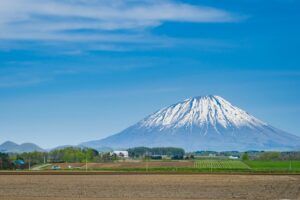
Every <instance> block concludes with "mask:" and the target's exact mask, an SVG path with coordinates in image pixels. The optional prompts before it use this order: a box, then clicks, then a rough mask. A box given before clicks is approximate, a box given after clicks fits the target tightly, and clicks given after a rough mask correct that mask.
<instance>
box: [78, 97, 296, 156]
mask: <svg viewBox="0 0 300 200" xmlns="http://www.w3.org/2000/svg"><path fill="white" fill-rule="evenodd" d="M81 145H83V146H88V147H92V148H100V147H106V146H108V147H112V148H115V149H122V148H129V147H137V146H146V147H167V146H173V147H181V148H184V149H185V150H188V151H197V150H211V151H231V150H238V151H244V150H250V149H254V150H299V149H300V137H298V136H295V135H292V134H289V133H286V132H284V131H282V130H279V129H277V128H274V127H273V126H271V125H269V124H267V123H265V122H263V121H261V120H259V119H257V118H255V117H253V116H252V115H250V114H248V113H247V112H245V111H243V110H242V109H240V108H238V107H235V106H233V105H232V104H231V103H229V102H228V101H226V100H225V99H223V98H221V97H219V96H212V95H210V96H204V97H194V98H189V99H186V100H184V101H182V102H179V103H177V104H174V105H171V106H169V107H166V108H163V109H161V110H159V111H157V112H155V113H153V114H152V115H149V116H148V117H146V118H145V119H143V120H141V121H140V122H138V123H137V124H135V125H133V126H131V127H129V128H127V129H125V130H123V131H122V132H120V133H118V134H115V135H112V136H110V137H107V138H105V139H102V140H96V141H90V142H86V143H82V144H81Z"/></svg>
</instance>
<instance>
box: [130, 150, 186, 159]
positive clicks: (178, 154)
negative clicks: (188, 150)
mask: <svg viewBox="0 0 300 200" xmlns="http://www.w3.org/2000/svg"><path fill="white" fill-rule="evenodd" d="M128 154H129V157H131V158H145V157H151V156H168V157H171V158H173V159H182V158H183V157H184V155H185V151H184V149H181V148H175V147H154V148H148V147H135V148H130V149H128Z"/></svg>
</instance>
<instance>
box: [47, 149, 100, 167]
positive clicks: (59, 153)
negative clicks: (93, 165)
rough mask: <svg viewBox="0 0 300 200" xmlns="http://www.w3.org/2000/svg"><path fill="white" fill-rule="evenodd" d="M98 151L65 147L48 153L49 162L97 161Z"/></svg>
mask: <svg viewBox="0 0 300 200" xmlns="http://www.w3.org/2000/svg"><path fill="white" fill-rule="evenodd" d="M98 154H99V153H98V151H97V150H95V149H90V148H76V147H67V148H64V149H56V150H53V151H51V152H50V153H49V159H50V162H54V163H59V162H68V163H74V162H93V161H95V160H97V156H98Z"/></svg>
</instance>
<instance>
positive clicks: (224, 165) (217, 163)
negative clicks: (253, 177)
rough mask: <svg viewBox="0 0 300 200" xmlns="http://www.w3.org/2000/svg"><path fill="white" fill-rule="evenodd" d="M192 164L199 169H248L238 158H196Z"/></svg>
mask: <svg viewBox="0 0 300 200" xmlns="http://www.w3.org/2000/svg"><path fill="white" fill-rule="evenodd" d="M194 166H195V168H200V169H249V166H248V165H246V164H245V163H244V162H242V161H239V160H197V161H195V165H194Z"/></svg>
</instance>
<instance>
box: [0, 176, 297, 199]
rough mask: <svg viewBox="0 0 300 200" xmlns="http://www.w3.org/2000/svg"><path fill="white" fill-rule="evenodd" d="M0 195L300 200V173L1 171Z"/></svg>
mask: <svg viewBox="0 0 300 200" xmlns="http://www.w3.org/2000/svg"><path fill="white" fill-rule="evenodd" d="M0 199H1V200H71V199H72V200H73V199H75V200H76V199H81V200H96V199H100V200H101V199H103V200H104V199H106V200H120V199H125V200H129V199H132V200H146V199H151V200H160V199H161V200H164V199H166V200H167V199H168V200H170V199H176V200H179V199H180V200H184V199H272V200H274V199H300V176H299V175H280V176H279V175H80V176H78V175H0Z"/></svg>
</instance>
